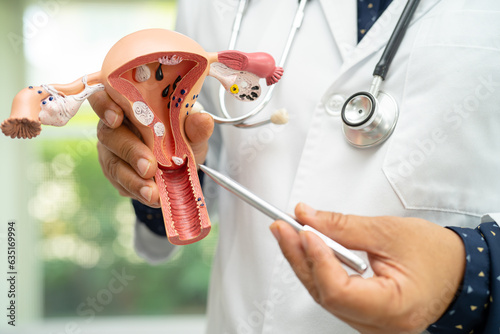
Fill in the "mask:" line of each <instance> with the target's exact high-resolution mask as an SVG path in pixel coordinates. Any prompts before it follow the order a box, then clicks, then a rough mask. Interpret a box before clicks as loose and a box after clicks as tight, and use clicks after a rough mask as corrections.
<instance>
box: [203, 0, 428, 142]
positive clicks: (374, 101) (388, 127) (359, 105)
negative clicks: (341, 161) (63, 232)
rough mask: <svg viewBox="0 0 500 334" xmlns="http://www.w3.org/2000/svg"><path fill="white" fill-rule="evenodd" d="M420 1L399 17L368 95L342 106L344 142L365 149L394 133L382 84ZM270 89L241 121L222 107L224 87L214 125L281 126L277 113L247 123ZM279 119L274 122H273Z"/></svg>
mask: <svg viewBox="0 0 500 334" xmlns="http://www.w3.org/2000/svg"><path fill="white" fill-rule="evenodd" d="M307 1H308V0H300V1H299V7H298V8H297V11H296V13H295V18H294V20H293V23H292V26H291V28H290V32H289V35H288V39H287V43H286V45H285V48H284V49H283V53H282V56H281V59H280V62H279V65H278V66H281V67H284V65H285V63H286V60H287V58H288V54H289V52H290V49H291V46H292V44H293V41H294V38H295V35H296V33H297V31H298V30H299V28H300V26H301V25H302V21H303V18H304V9H305V6H306V4H307ZM247 3H248V0H240V3H239V6H238V11H237V14H236V18H235V20H234V24H233V30H232V33H231V39H230V42H229V47H228V48H229V49H230V50H232V49H234V47H235V45H236V40H237V38H238V33H239V30H240V27H241V22H242V19H243V15H244V12H245V10H246V7H247ZM419 3H420V0H408V2H407V4H406V6H405V8H404V10H403V12H402V14H401V17H400V18H399V20H398V23H397V24H396V27H395V28H394V31H393V32H392V35H391V37H390V39H389V41H388V43H387V46H386V47H385V50H384V52H383V54H382V57H381V58H380V60H379V62H378V63H377V65H376V67H375V70H374V71H373V81H372V84H371V87H370V90H369V91H368V92H365V91H362V92H358V93H355V94H353V95H351V96H350V97H349V98H348V99H347V100H346V101H345V102H344V104H343V106H342V109H341V112H340V115H341V118H342V130H343V133H344V135H345V138H346V140H347V141H348V142H349V143H350V144H352V145H353V146H355V147H359V148H368V147H373V146H376V145H379V144H381V143H382V142H384V141H385V140H386V139H387V138H389V136H390V135H391V134H392V133H393V131H394V128H395V127H396V123H397V121H398V116H399V108H398V105H397V103H396V100H395V99H394V98H393V97H392V96H391V95H389V94H387V93H385V92H382V91H380V86H381V84H382V81H384V80H385V78H386V76H387V72H388V70H389V66H390V65H391V62H392V60H393V59H394V56H395V55H396V52H397V50H398V49H399V46H400V44H401V41H402V40H403V37H404V35H405V33H406V30H407V28H408V26H409V24H410V21H411V18H412V17H413V14H414V13H415V10H416V9H417V7H418V4H419ZM275 87H276V85H273V86H271V87H270V88H269V89H268V91H267V93H266V95H265V96H264V99H263V100H262V102H261V103H260V104H259V105H258V106H257V107H255V108H254V109H252V110H251V111H249V112H248V113H246V114H245V115H242V116H240V117H231V115H230V114H229V112H228V110H227V107H226V103H225V90H224V88H223V87H221V88H220V91H219V103H220V107H221V111H222V114H223V115H224V117H219V116H216V115H213V114H211V115H212V117H213V118H214V121H215V122H216V123H219V124H231V125H234V126H236V127H239V128H253V127H257V126H261V125H265V124H269V123H271V122H273V123H277V124H280V123H281V124H283V123H286V122H283V118H285V119H286V117H287V116H286V115H284V117H276V113H279V112H283V111H282V110H279V111H277V112H275V113H274V114H273V116H271V117H270V118H269V119H267V120H263V121H259V122H255V123H247V122H246V121H247V120H249V119H250V118H251V117H253V116H255V115H257V114H258V113H259V112H260V111H262V110H263V109H264V108H265V107H266V106H267V104H268V103H269V101H271V98H272V95H273V92H274V88H275ZM275 119H278V120H277V121H274V120H275Z"/></svg>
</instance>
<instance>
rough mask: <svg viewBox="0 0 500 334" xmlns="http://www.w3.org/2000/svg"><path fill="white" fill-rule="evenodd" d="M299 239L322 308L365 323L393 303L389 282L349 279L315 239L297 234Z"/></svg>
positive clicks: (315, 237) (333, 257) (395, 290)
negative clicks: (308, 263)
mask: <svg viewBox="0 0 500 334" xmlns="http://www.w3.org/2000/svg"><path fill="white" fill-rule="evenodd" d="M300 238H301V241H302V245H303V248H304V250H305V253H306V256H307V258H308V260H309V261H310V264H311V269H312V274H313V277H314V282H315V285H316V289H317V291H318V293H319V296H320V304H321V305H322V306H324V307H325V308H327V309H328V310H330V311H332V312H334V313H336V314H338V315H341V316H343V317H347V318H351V319H355V320H357V321H359V320H360V319H363V320H364V321H367V322H369V321H371V320H373V318H376V317H378V316H380V315H381V314H383V313H384V312H385V311H384V309H385V308H386V306H387V305H391V304H393V303H395V302H396V297H395V294H396V292H397V288H396V286H395V284H394V282H393V281H392V280H390V279H386V278H382V277H373V278H369V279H363V278H362V277H360V276H349V275H348V274H347V272H346V271H345V270H344V268H343V267H342V265H341V264H340V261H339V260H338V259H337V258H336V257H335V256H334V254H333V252H332V251H331V250H330V249H329V248H328V247H327V246H326V244H325V243H324V242H323V241H322V240H321V239H320V238H319V237H317V236H316V235H314V234H313V233H311V232H300ZM364 321H363V322H364Z"/></svg>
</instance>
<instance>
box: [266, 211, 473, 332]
mask: <svg viewBox="0 0 500 334" xmlns="http://www.w3.org/2000/svg"><path fill="white" fill-rule="evenodd" d="M295 215H296V217H297V220H298V221H299V222H301V223H302V224H305V225H310V226H312V227H314V228H316V229H317V230H319V231H321V232H322V233H324V234H326V235H327V236H329V237H331V238H332V239H333V240H335V241H337V242H339V243H340V244H342V245H343V246H345V247H347V248H350V249H356V250H363V251H366V252H367V253H368V256H369V260H370V264H371V267H372V269H373V271H374V277H372V278H367V279H364V278H362V277H360V276H348V275H347V272H346V271H345V270H344V269H343V268H342V266H341V264H340V262H339V260H338V259H337V258H336V257H335V256H334V255H333V252H332V251H331V250H330V249H329V248H328V247H327V246H326V245H325V244H324V243H323V241H321V239H319V238H318V237H317V236H316V235H314V234H313V233H311V232H300V233H299V234H297V232H296V231H295V230H294V229H293V228H291V227H290V226H288V225H287V224H286V223H284V222H282V221H276V222H274V223H273V224H272V225H271V231H272V232H273V234H274V235H275V236H276V238H277V239H278V242H279V244H280V247H281V249H282V251H283V254H284V255H285V257H286V258H287V260H288V261H289V262H290V264H291V266H292V268H293V270H294V271H295V273H296V275H297V276H298V278H299V279H300V280H301V282H302V283H303V284H304V286H305V287H306V288H307V289H308V291H309V293H310V294H311V296H312V297H313V298H314V299H315V301H316V302H317V303H319V304H320V305H321V306H323V307H324V308H325V309H326V310H328V311H329V312H330V313H332V314H334V315H335V316H337V317H338V318H339V319H341V320H342V321H344V322H346V323H347V324H349V325H350V326H351V327H353V328H355V329H356V330H358V331H360V332H361V333H383V334H388V333H421V332H422V331H424V330H425V329H426V328H427V327H428V326H429V325H430V324H432V323H434V322H435V321H437V320H438V319H439V318H440V317H441V316H442V315H443V313H444V312H445V311H446V309H447V308H448V306H449V305H450V303H451V302H452V300H453V298H454V296H455V293H456V291H457V290H458V288H459V286H460V283H461V281H462V278H463V275H464V270H465V248H464V245H463V243H462V240H461V239H460V237H459V236H458V235H457V234H455V232H453V231H451V230H449V229H446V228H443V227H440V226H438V225H436V224H433V223H431V222H428V221H426V220H423V219H417V218H400V217H359V216H347V215H342V214H339V213H332V212H322V211H315V210H314V209H312V208H310V207H308V206H307V205H305V204H302V203H300V204H299V205H297V207H296V208H295Z"/></svg>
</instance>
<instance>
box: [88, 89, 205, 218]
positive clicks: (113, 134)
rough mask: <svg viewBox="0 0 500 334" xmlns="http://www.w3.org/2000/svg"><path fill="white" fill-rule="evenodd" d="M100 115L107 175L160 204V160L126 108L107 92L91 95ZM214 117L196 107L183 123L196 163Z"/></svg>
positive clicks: (124, 189) (127, 191) (130, 193)
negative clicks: (132, 121) (125, 112)
mask: <svg viewBox="0 0 500 334" xmlns="http://www.w3.org/2000/svg"><path fill="white" fill-rule="evenodd" d="M89 102H90V104H91V105H92V108H93V109H94V111H95V112H96V114H97V115H98V116H99V117H100V118H101V120H100V121H99V124H98V126H97V138H98V139H99V141H98V143H97V149H98V152H99V163H100V164H101V168H102V170H103V173H104V175H105V176H106V178H107V179H108V180H109V181H110V182H111V184H113V186H114V187H115V188H116V189H117V190H118V191H119V192H120V195H122V196H127V197H130V198H133V199H136V200H138V201H140V202H141V203H143V204H146V205H148V206H150V207H156V208H159V207H160V202H159V201H160V197H159V192H158V186H157V185H156V183H155V182H154V181H153V179H152V178H153V177H154V176H155V173H156V169H157V163H156V158H155V156H154V154H153V152H152V151H151V149H149V147H148V146H147V145H146V144H144V143H143V142H142V141H141V136H140V133H139V131H137V129H136V128H135V127H134V125H133V124H131V123H130V122H129V121H128V120H127V119H126V118H124V116H123V110H122V109H121V108H120V106H118V105H117V104H116V103H115V102H114V101H113V100H112V99H111V98H110V97H109V95H108V94H107V93H106V92H99V93H96V94H94V95H93V96H92V97H91V98H89ZM213 127H214V121H213V119H212V117H211V116H210V115H208V114H204V113H199V112H195V110H193V111H192V112H191V113H190V114H189V115H188V116H187V117H186V122H185V124H184V130H185V132H186V135H187V138H188V142H189V145H190V146H191V149H192V151H193V154H194V157H195V160H196V163H203V162H204V161H205V157H206V155H207V151H208V138H210V136H211V135H212V131H213Z"/></svg>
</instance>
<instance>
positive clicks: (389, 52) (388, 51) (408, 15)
mask: <svg viewBox="0 0 500 334" xmlns="http://www.w3.org/2000/svg"><path fill="white" fill-rule="evenodd" d="M419 3H420V0H408V2H407V3H406V6H405V8H404V9H403V13H402V14H401V17H400V18H399V20H398V23H397V24H396V27H395V28H394V31H393V32H392V35H391V38H389V41H388V42H387V45H386V47H385V49H384V52H383V53H382V56H381V57H380V60H379V62H378V63H377V66H375V69H374V70H373V76H379V77H381V78H382V80H385V77H386V76H387V72H388V71H389V67H390V66H391V63H392V60H393V59H394V56H395V55H396V52H397V51H398V49H399V45H400V44H401V42H402V41H403V37H404V35H405V34H406V30H408V26H409V25H410V22H411V19H412V17H413V14H414V13H415V10H416V9H417V7H418V4H419Z"/></svg>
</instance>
